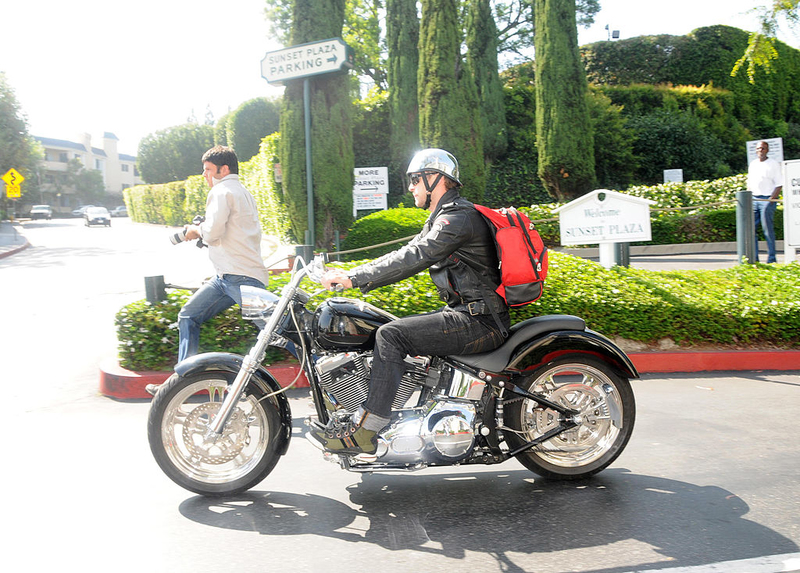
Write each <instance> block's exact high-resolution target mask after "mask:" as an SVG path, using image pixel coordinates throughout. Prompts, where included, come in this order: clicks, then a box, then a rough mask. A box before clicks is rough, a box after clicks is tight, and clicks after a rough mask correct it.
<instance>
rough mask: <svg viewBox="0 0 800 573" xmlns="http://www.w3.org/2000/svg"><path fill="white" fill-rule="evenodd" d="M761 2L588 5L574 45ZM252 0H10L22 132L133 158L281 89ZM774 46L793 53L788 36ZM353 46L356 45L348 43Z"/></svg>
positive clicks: (723, 17)
mask: <svg viewBox="0 0 800 573" xmlns="http://www.w3.org/2000/svg"><path fill="white" fill-rule="evenodd" d="M762 1H763V0H658V1H655V0H600V2H601V7H602V10H601V12H600V13H599V14H598V15H597V17H596V20H597V23H596V24H595V25H594V26H592V27H591V28H590V29H588V30H584V29H580V30H579V40H580V43H581V44H584V43H588V42H594V41H598V40H606V39H607V37H608V36H607V32H606V30H605V26H606V24H608V25H609V28H610V29H612V30H620V37H621V38H623V39H624V38H630V37H633V36H639V35H643V34H648V35H649V34H661V33H663V34H686V33H688V32H690V31H691V30H693V29H694V28H698V27H701V26H708V25H713V24H727V25H732V26H736V27H739V28H742V29H745V30H751V29H753V28H755V17H754V16H747V15H742V12H744V11H745V10H747V9H749V8H751V7H753V6H754V5H757V4H758V3H759V2H762ZM263 7H264V2H263V0H231V1H230V2H220V1H219V0H136V1H135V2H128V3H121V2H110V1H109V0H73V1H72V2H64V1H63V0H18V1H14V2H6V3H5V5H4V7H3V9H2V12H0V18H2V27H0V71H4V72H5V73H6V76H7V79H8V81H9V82H10V84H11V86H12V87H13V88H14V90H15V91H16V95H17V99H18V101H19V103H20V105H21V107H22V110H23V112H24V113H25V114H26V115H27V117H28V124H29V129H30V132H31V134H32V135H38V136H43V137H54V138H58V139H69V140H72V141H75V140H77V139H78V136H79V134H80V133H83V132H87V133H90V134H92V137H93V140H92V141H93V144H94V145H95V146H97V147H101V146H102V141H101V139H100V138H101V137H102V134H103V132H105V131H110V132H113V133H114V134H116V136H117V137H118V138H119V140H120V141H119V150H120V152H122V153H128V154H131V155H135V154H136V152H137V148H138V144H139V140H140V139H141V138H142V137H144V136H146V135H148V134H150V133H153V132H155V131H156V130H159V129H164V128H167V127H171V126H173V125H178V124H181V123H184V122H185V121H186V119H187V118H188V117H189V116H190V115H191V114H192V112H194V115H195V117H197V119H198V120H199V121H201V122H202V121H203V120H204V118H205V114H206V109H207V108H208V107H210V109H211V111H212V113H213V114H214V118H215V119H219V118H220V117H221V116H222V115H223V114H225V113H227V112H228V110H229V109H235V108H236V107H238V106H239V104H241V103H242V102H244V101H246V100H248V99H251V98H254V97H258V96H274V95H278V94H280V93H281V91H282V89H281V88H277V87H273V86H270V84H268V83H267V82H266V80H264V79H263V78H262V77H261V70H260V62H261V59H262V58H263V57H264V54H265V53H266V52H268V51H271V50H275V49H279V48H281V47H282V46H280V45H278V44H276V43H275V42H274V41H272V40H271V39H270V38H268V37H267V25H266V22H265V20H264V16H263ZM782 39H783V40H784V41H786V42H787V43H789V44H791V45H793V46H795V47H800V35H795V34H792V33H791V32H788V33H787V34H784V37H782ZM354 48H355V49H358V47H357V46H354Z"/></svg>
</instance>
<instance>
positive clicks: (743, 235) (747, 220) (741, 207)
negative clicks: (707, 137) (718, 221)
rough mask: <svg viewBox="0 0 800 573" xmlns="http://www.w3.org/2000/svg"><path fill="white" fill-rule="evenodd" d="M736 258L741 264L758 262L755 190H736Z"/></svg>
mask: <svg viewBox="0 0 800 573" xmlns="http://www.w3.org/2000/svg"><path fill="white" fill-rule="evenodd" d="M736 258H737V260H738V261H739V264H740V265H743V264H748V263H749V264H753V263H755V262H756V222H755V217H754V215H753V192H752V191H737V192H736Z"/></svg>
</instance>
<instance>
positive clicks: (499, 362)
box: [450, 314, 586, 372]
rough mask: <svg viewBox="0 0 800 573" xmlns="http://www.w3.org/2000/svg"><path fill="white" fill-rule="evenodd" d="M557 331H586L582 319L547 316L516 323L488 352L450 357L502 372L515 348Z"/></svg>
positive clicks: (476, 366) (565, 316) (471, 364)
mask: <svg viewBox="0 0 800 573" xmlns="http://www.w3.org/2000/svg"><path fill="white" fill-rule="evenodd" d="M557 330H580V331H583V330H586V323H585V322H584V320H583V319H582V318H579V317H577V316H572V315H569V314H548V315H545V316H537V317H535V318H529V319H527V320H523V321H522V322H518V323H517V324H515V325H514V326H512V327H511V328H509V329H508V338H507V339H506V341H505V342H504V343H503V344H501V345H500V346H498V347H497V348H495V349H494V350H490V351H489V352H481V353H479V354H461V355H459V356H450V358H452V359H453V360H455V361H457V362H460V363H462V364H466V365H467V366H471V367H473V368H477V369H479V370H487V371H489V372H502V371H503V370H505V368H506V366H508V363H509V362H510V361H511V356H512V355H513V354H514V351H515V350H516V349H517V347H518V346H519V345H520V344H522V343H523V342H525V341H527V340H530V339H531V338H533V337H534V336H539V335H540V334H545V333H547V332H555V331H557Z"/></svg>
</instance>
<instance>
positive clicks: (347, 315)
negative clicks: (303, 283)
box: [313, 297, 397, 352]
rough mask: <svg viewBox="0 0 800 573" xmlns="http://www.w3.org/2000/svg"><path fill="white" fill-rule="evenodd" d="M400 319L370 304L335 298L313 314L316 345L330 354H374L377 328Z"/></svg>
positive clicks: (327, 301)
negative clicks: (355, 352)
mask: <svg viewBox="0 0 800 573" xmlns="http://www.w3.org/2000/svg"><path fill="white" fill-rule="evenodd" d="M396 319H397V317H396V316H394V315H393V314H391V313H388V312H386V311H385V310H381V309H379V308H378V307H377V306H373V305H371V304H369V303H366V302H363V301H360V300H355V299H351V298H341V297H335V298H330V299H328V300H326V301H324V302H323V303H322V304H320V305H319V307H317V310H316V312H315V313H314V323H313V331H314V337H315V338H316V342H317V344H318V345H319V346H321V347H322V348H324V349H325V350H328V351H331V352H351V351H355V350H372V348H373V346H375V331H376V330H378V327H379V326H381V325H383V324H386V323H387V322H390V321H392V320H396Z"/></svg>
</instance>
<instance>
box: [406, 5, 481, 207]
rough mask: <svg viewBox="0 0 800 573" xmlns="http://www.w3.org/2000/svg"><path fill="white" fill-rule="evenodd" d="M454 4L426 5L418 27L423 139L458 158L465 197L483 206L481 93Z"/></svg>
mask: <svg viewBox="0 0 800 573" xmlns="http://www.w3.org/2000/svg"><path fill="white" fill-rule="evenodd" d="M460 46H461V29H460V27H459V25H458V10H457V6H456V1H455V0H422V20H421V24H420V41H419V54H420V56H419V70H418V72H417V84H418V96H417V100H418V102H419V136H420V141H421V143H422V145H423V146H425V147H441V148H443V149H446V150H447V151H449V152H451V153H452V154H453V155H455V156H456V159H458V163H459V168H460V172H461V177H460V178H461V181H462V183H463V184H464V190H463V193H464V195H465V196H466V197H467V198H469V199H471V200H474V201H480V200H481V199H482V197H483V193H484V188H485V186H486V170H485V166H484V160H483V126H482V125H481V115H480V105H479V102H478V92H477V88H476V87H475V82H474V81H473V79H472V76H471V75H470V74H469V73H468V71H467V70H466V68H465V65H464V62H463V59H462V57H461V52H460Z"/></svg>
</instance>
